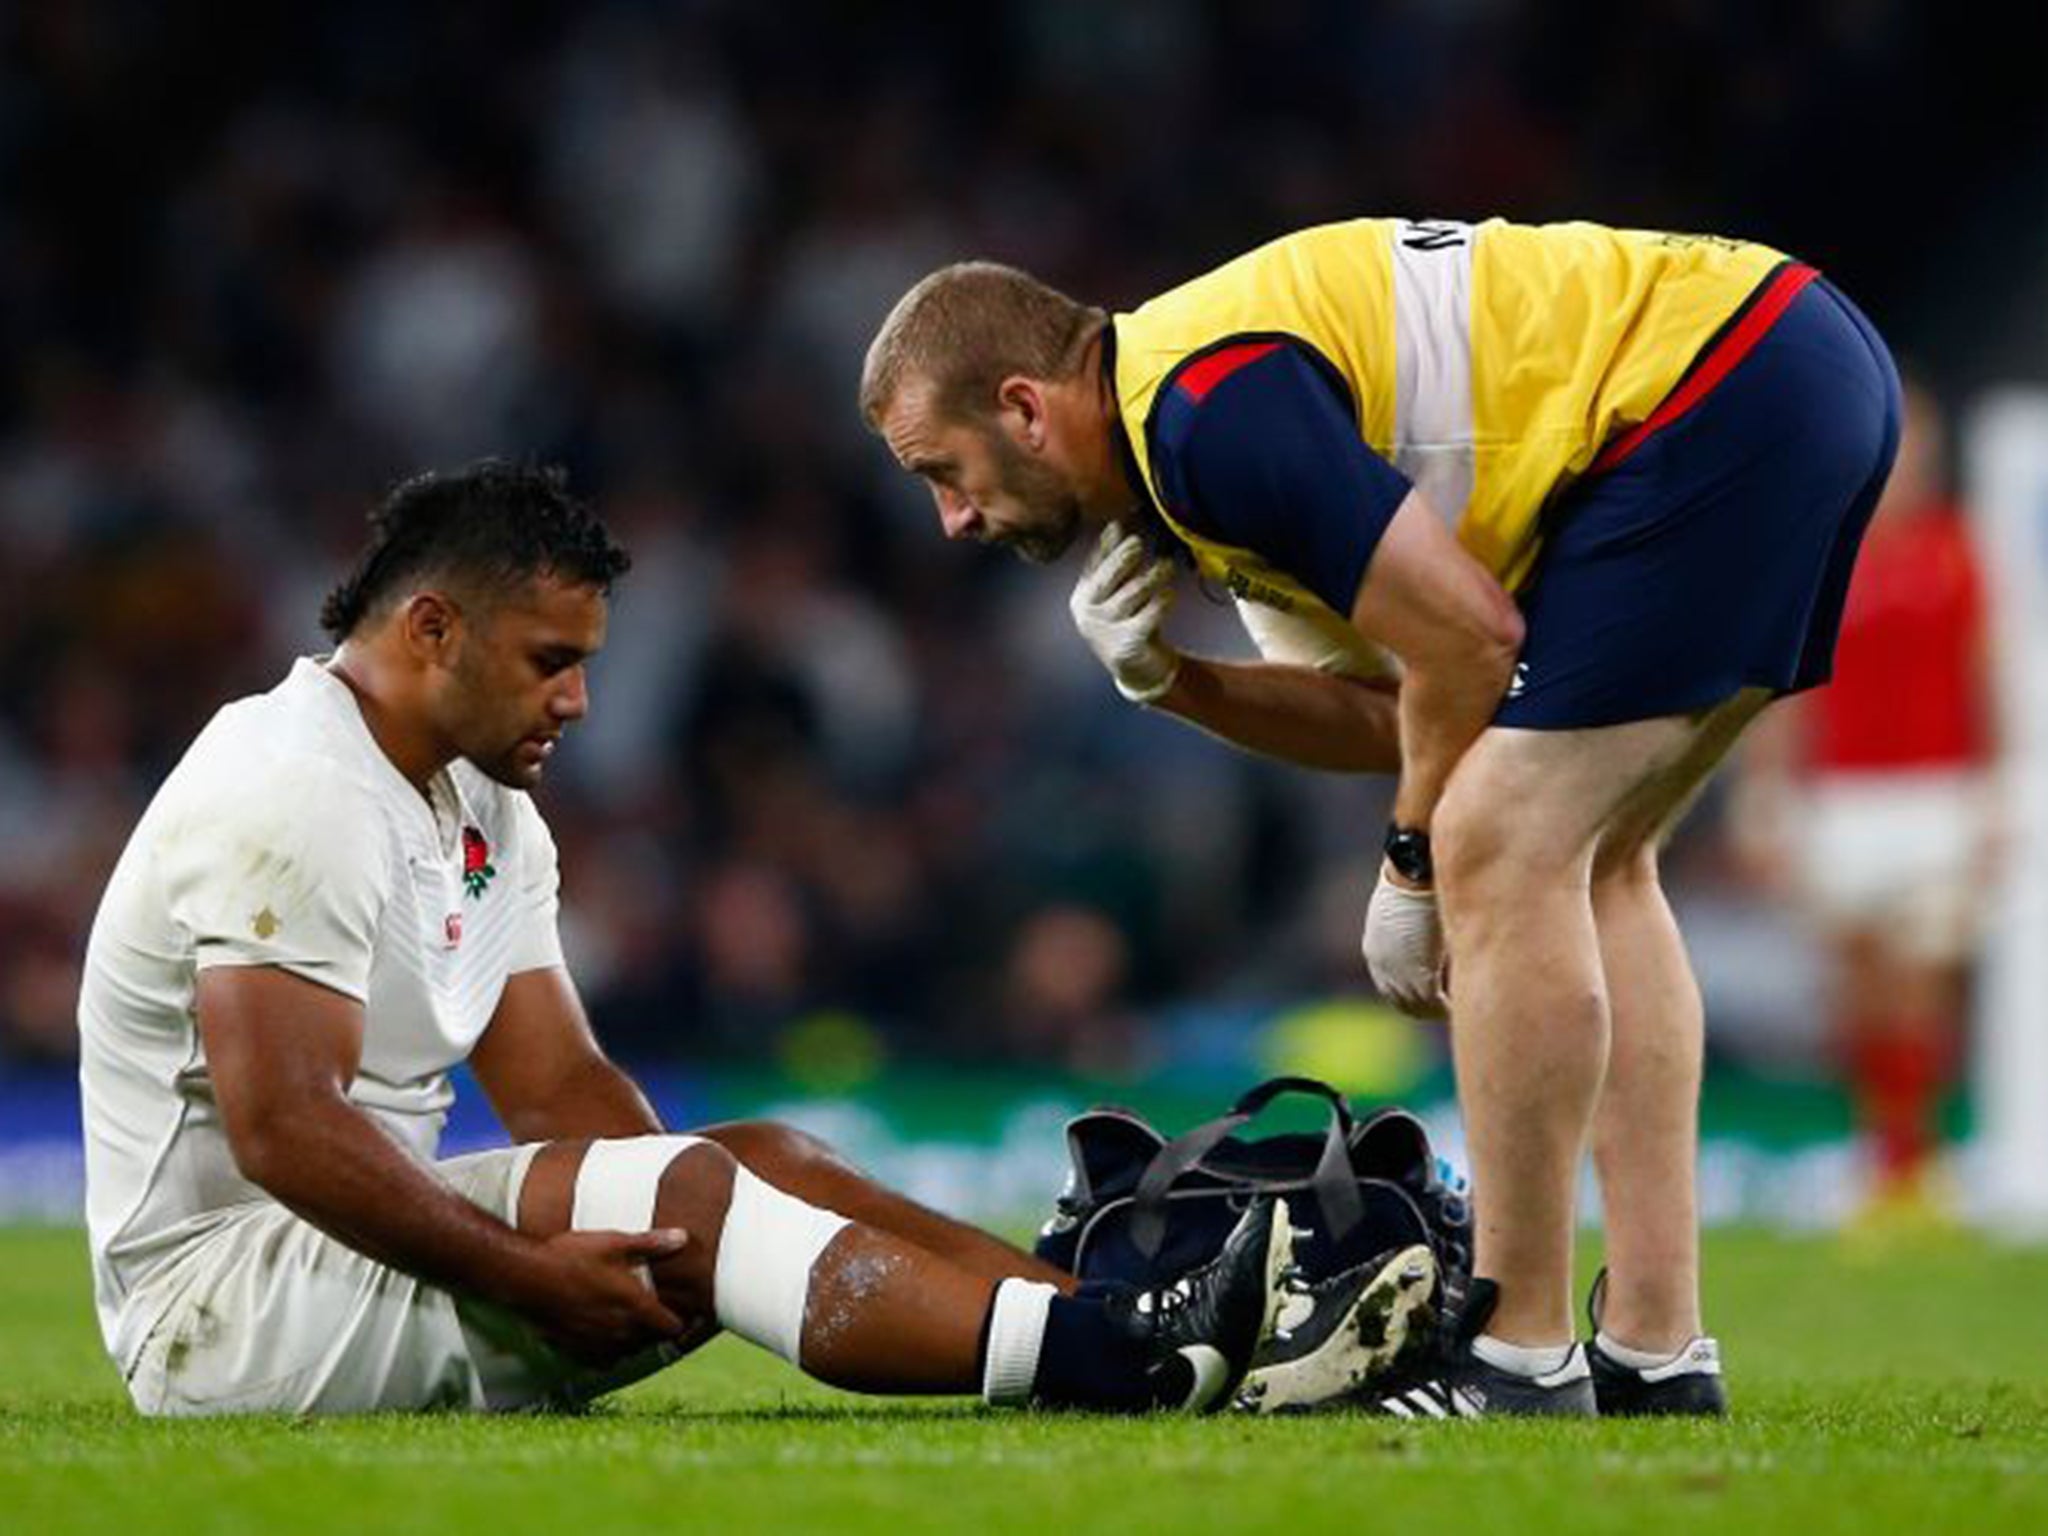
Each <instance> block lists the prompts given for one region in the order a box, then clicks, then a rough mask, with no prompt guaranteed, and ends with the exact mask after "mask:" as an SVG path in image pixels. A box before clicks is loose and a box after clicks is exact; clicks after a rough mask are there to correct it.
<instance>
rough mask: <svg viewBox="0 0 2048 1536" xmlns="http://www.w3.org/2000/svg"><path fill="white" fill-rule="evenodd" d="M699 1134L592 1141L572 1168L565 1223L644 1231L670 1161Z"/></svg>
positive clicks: (697, 1143) (577, 1227)
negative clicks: (572, 1196)
mask: <svg viewBox="0 0 2048 1536" xmlns="http://www.w3.org/2000/svg"><path fill="white" fill-rule="evenodd" d="M703 1144H704V1139H703V1138H702V1137H701V1136H622V1137H620V1138H618V1139H617V1140H613V1141H593V1142H592V1143H591V1144H590V1150H589V1151H587V1152H585V1153H584V1154H583V1166H582V1167H581V1168H579V1169H577V1170H576V1199H575V1203H574V1204H573V1205H571V1207H570V1209H569V1225H570V1227H572V1228H573V1229H574V1230H576V1231H578V1232H646V1231H648V1230H650V1229H651V1228H652V1227H653V1225H654V1203H655V1198H656V1197H657V1196H658V1195H659V1194H660V1193H661V1176H662V1175H663V1174H664V1173H666V1172H668V1165H669V1164H670V1163H672V1162H674V1161H675V1160H676V1159H677V1158H679V1157H681V1156H682V1155H683V1154H684V1153H685V1152H687V1151H689V1150H690V1148H692V1147H699V1146H702V1145H703Z"/></svg>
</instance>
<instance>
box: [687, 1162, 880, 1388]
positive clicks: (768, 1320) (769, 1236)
mask: <svg viewBox="0 0 2048 1536" xmlns="http://www.w3.org/2000/svg"><path fill="white" fill-rule="evenodd" d="M846 1225H848V1223H847V1220H846V1218H845V1217H844V1216H840V1215H836V1214H835V1213H833V1212H831V1211H821V1210H819V1209H818V1207H816V1206H815V1205H806V1204H805V1203H804V1202H803V1201H801V1200H798V1199H796V1198H795V1197H794V1196H791V1195H785V1194H784V1193H783V1192H782V1191H781V1190H779V1189H777V1188H776V1187H775V1186H774V1185H772V1184H769V1183H766V1182H764V1181H762V1180H760V1179H757V1178H755V1177H754V1175H753V1174H751V1173H749V1172H747V1170H746V1169H745V1168H735V1169H734V1170H733V1176H732V1204H731V1206H729V1207H728V1208H727V1210H726V1213H725V1233H724V1235H723V1236H722V1237H720V1238H719V1240H718V1269H717V1272H716V1274H715V1275H714V1277H713V1282H712V1284H713V1289H712V1296H711V1300H712V1306H713V1309H714V1310H715V1311H716V1312H717V1314H718V1320H719V1322H721V1323H723V1324H724V1325H725V1326H726V1327H728V1328H730V1329H731V1330H732V1331H733V1332H734V1333H736V1334H738V1335H739V1336H740V1337H741V1338H743V1339H750V1340H752V1341H753V1342H754V1343H756V1344H759V1345H760V1346H761V1347H762V1348H763V1349H772V1350H774V1351H775V1353H776V1354H778V1355H780V1356H782V1358H783V1359H785V1360H787V1361H788V1362H789V1363H790V1364H791V1365H801V1364H802V1363H803V1361H802V1359H801V1355H802V1350H803V1339H804V1306H805V1303H806V1302H808V1300H809V1299H810V1293H811V1266H812V1265H813V1264H815V1263H817V1262H818V1255H819V1254H821V1253H823V1252H824V1251H825V1245H826V1244H827V1243H829V1242H831V1241H832V1239H833V1238H835V1237H837V1236H838V1235H839V1230H840V1229H841V1228H842V1227H844V1226H846Z"/></svg>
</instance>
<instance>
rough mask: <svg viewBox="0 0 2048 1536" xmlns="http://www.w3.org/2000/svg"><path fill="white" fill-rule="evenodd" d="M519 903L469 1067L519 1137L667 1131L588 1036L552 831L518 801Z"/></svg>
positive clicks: (528, 803)
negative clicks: (500, 987)
mask: <svg viewBox="0 0 2048 1536" xmlns="http://www.w3.org/2000/svg"><path fill="white" fill-rule="evenodd" d="M513 815H514V817H515V826H514V829H513V835H514V838H515V840H516V842H517V845H518V849H519V853H518V868H517V883H516V885H515V887H514V888H513V890H512V891H510V892H509V893H508V896H509V898H510V899H511V900H512V901H514V902H516V903H517V904H518V907H517V910H516V912H515V913H514V914H513V920H514V922H515V923H516V924H517V927H516V929H515V931H514V935H513V941H512V952H511V960H510V965H509V969H510V971H511V975H510V976H509V977H508V978H507V980H506V982H505V990H504V992H503V993H502V994H500V996H499V998H498V1006H497V1009H496V1010H495V1011H494V1012H493V1013H492V1014H491V1022H490V1024H489V1026H488V1027H486V1028H485V1030H484V1033H483V1038H482V1039H481V1040H479V1041H478V1042H477V1045H476V1048H475V1049H474V1050H473V1051H471V1053H470V1057H469V1064H470V1068H471V1069H472V1070H473V1071H474V1072H475V1073H476V1078H477V1081H478V1082H479V1083H481V1084H482V1085H483V1090H484V1092H485V1093H486V1094H487V1095H489V1097H490V1100H491V1106H492V1108H494V1109H496V1110H497V1112H498V1118H499V1119H500V1120H501V1121H503V1122H504V1125H505V1129H506V1130H507V1131H508V1132H509V1133H510V1134H511V1136H512V1139H513V1140H514V1141H555V1140H560V1139H562V1138H565V1137H572V1136H644V1135H648V1134H651V1133H655V1132H658V1131H660V1130H661V1129H662V1125H661V1120H660V1117H658V1116H657V1115H656V1114H655V1112H654V1109H653V1107H652V1106H651V1105H650V1104H648V1102H647V1098H646V1095H644V1094H643V1093H641V1091H640V1089H639V1087H638V1086H637V1085H636V1084H635V1083H634V1082H633V1080H632V1079H631V1078H629V1077H627V1076H626V1074H625V1073H624V1072H622V1071H620V1070H619V1069H618V1067H616V1066H615V1065H613V1063H612V1061H611V1059H610V1058H609V1057H607V1056H606V1055H605V1054H604V1051H603V1049H602V1048H601V1047H600V1046H599V1045H598V1043H597V1037H596V1036H595V1035H593V1034H592V1033H591V1029H590V1020H589V1018H588V1017H587V1016H586V1015H585V1014H584V1012H583V1002H582V999H581V998H579V997H578V996H577V995H576V985H575V983H574V981H572V980H571V979H570V976H569V968H568V966H567V965H566V964H564V963H563V960H562V940H561V934H560V931H559V917H560V908H561V871H560V867H559V859H558V857H557V854H556V851H555V840H554V837H553V836H552V835H551V834H550V833H549V831H548V827H547V823H546V822H545V821H544V820H543V819H542V818H541V814H540V812H539V810H538V809H536V808H535V806H534V804H533V801H532V800H531V799H530V798H528V797H526V796H521V797H519V799H518V800H517V801H515V802H514V805H513Z"/></svg>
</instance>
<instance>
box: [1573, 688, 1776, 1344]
mask: <svg viewBox="0 0 2048 1536" xmlns="http://www.w3.org/2000/svg"><path fill="white" fill-rule="evenodd" d="M1765 702H1766V696H1765V695H1763V694H1761V693H1752V694H1745V695H1742V696H1740V697H1738V698H1737V699H1735V700H1732V701H1730V703H1729V704H1727V705H1724V706H1722V707H1721V708H1720V709H1718V710H1716V711H1714V712H1713V713H1712V714H1711V715H1709V716H1708V717H1707V718H1706V719H1705V720H1703V721H1702V722H1701V725H1700V729H1699V730H1698V732H1697V734H1696V735H1695V737H1694V740H1693V742H1692V743H1691V745H1690V746H1689V748H1688V750H1687V751H1686V753H1685V754H1684V755H1683V756H1682V757H1681V758H1680V759H1679V760H1678V761H1677V762H1676V763H1674V764H1673V765H1672V766H1671V768H1670V769H1669V770H1668V771H1667V772H1665V773H1664V774H1662V775H1660V776H1659V777H1658V778H1657V779H1656V780H1654V781H1652V783H1650V784H1648V785H1646V786H1644V789H1643V791H1642V792H1641V793H1639V794H1638V795H1637V796H1634V797H1632V799H1631V802H1630V803H1629V804H1628V806H1627V807H1626V808H1625V811H1624V813H1623V815H1622V816H1621V817H1619V818H1618V819H1617V821H1616V822H1615V824H1614V825H1613V826H1611V827H1610V829H1609V831H1608V833H1607V835H1606V836H1605V838H1604V839H1603V841H1602V844H1601V847H1600V849H1599V851H1598V853H1597V854H1596V856H1595V859H1594V865H1593V891H1592V895H1593V917H1594V923H1595V927H1596V929H1597V931H1598V934H1599V943H1600V954H1601V962H1602V966H1603V969H1604V971H1605V975H1606V979H1607V995H1608V1007H1609V1018H1610V1030H1609V1043H1608V1056H1607V1079H1606V1083H1605V1085H1604V1086H1603V1088H1602V1090H1601V1094H1600V1101H1599V1107H1598V1109H1597V1111H1596V1113H1595V1117H1594V1124H1593V1159H1594V1166H1595V1167H1596V1168H1597V1170H1598V1171H1599V1175H1600V1195H1601V1203H1602V1207H1603V1210H1604V1214H1605V1220H1606V1231H1607V1288H1606V1297H1605V1304H1604V1307H1603V1309H1602V1316H1601V1328H1602V1331H1603V1332H1604V1333H1606V1334H1607V1335H1609V1336H1610V1337H1611V1338H1613V1339H1615V1340H1618V1341H1620V1342H1622V1343H1624V1344H1627V1345H1630V1346H1632V1347H1634V1348H1636V1349H1640V1350H1642V1351H1644V1352H1646V1353H1663V1354H1668V1353H1670V1352H1671V1351H1674V1350H1677V1349H1679V1348H1681V1347H1683V1346H1684V1345H1685V1344H1686V1343H1687V1342H1688V1341H1689V1340H1691V1339H1693V1338H1694V1337H1696V1336H1698V1335H1699V1333H1700V1331H1701V1326H1700V1301H1699V1210H1698V1197H1697V1192H1696V1190H1697V1168H1698V1144H1699V1095H1700V1072H1701V1064H1702V1056H1703V1045H1704V1035H1705V1015H1704V1010H1703V1008H1702V1006H1701V1001H1700V992H1699V983H1698V982H1697V980H1695V978H1694V976H1693V971H1692V964H1691V961H1690V960H1689V959H1688V957H1687V955H1686V952H1685V943H1684V940H1683V939H1682V938H1681V937H1680V935H1679V932H1678V924H1677V921H1676V920H1675V919H1674V918H1673V916H1672V913H1671V907H1670V903H1669V902H1668V901H1667V900H1666V898H1665V895H1664V889H1663V884H1662V882H1661V880H1660V878H1659V875H1658V862H1657V861H1658V850H1659V848H1660V847H1661V846H1662V844H1663V842H1664V840H1665V839H1666V838H1667V837H1668V836H1669V834H1670V832H1671V829H1672V828H1673V827H1674V826H1675V825H1676V824H1677V822H1678V821H1679V820H1680V819H1681V818H1682V817H1683V815H1684V813H1685V810H1686V809H1687V808H1688V807H1689V806H1690V805H1691V804H1692V802H1693V800H1694V799H1695V798H1696V797H1697V794H1698V791H1699V788H1700V786H1701V785H1702V784H1703V783H1704V782H1705V780H1706V777H1707V775H1708V774H1710V773H1711V772H1712V771H1713V769H1714V767H1715V765H1716V764H1717V763H1719V762H1720V760H1721V759H1722V757H1723V756H1725V755H1726V753H1727V751H1728V748H1729V747H1730V746H1731V745H1732V744H1733V742H1734V740H1735V738H1736V736H1737V735H1738V734H1739V733H1740V732H1741V730H1742V728H1743V727H1744V726H1745V725H1746V724H1748V722H1749V721H1750V720H1751V719H1753V718H1754V717H1755V715H1756V713H1757V711H1758V710H1760V709H1761V708H1762V706H1763V704H1764V703H1765Z"/></svg>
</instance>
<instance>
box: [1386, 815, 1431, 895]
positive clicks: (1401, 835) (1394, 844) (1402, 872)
mask: <svg viewBox="0 0 2048 1536" xmlns="http://www.w3.org/2000/svg"><path fill="white" fill-rule="evenodd" d="M1385 852H1386V855H1387V862H1388V863H1389V864H1391V865H1393V866H1394V872H1395V873H1396V874H1398V875H1399V876H1400V877H1401V878H1402V879H1403V880H1409V881H1412V882H1414V883H1415V884H1416V885H1428V884H1429V883H1430V882H1431V880H1432V879H1434V878H1435V875H1436V866H1435V865H1434V864H1432V863H1431V862H1430V857H1429V834H1428V833H1427V832H1423V831H1420V830H1418V829H1417V828H1415V827H1402V826H1389V827H1388V828H1387V841H1386V844H1385Z"/></svg>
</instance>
